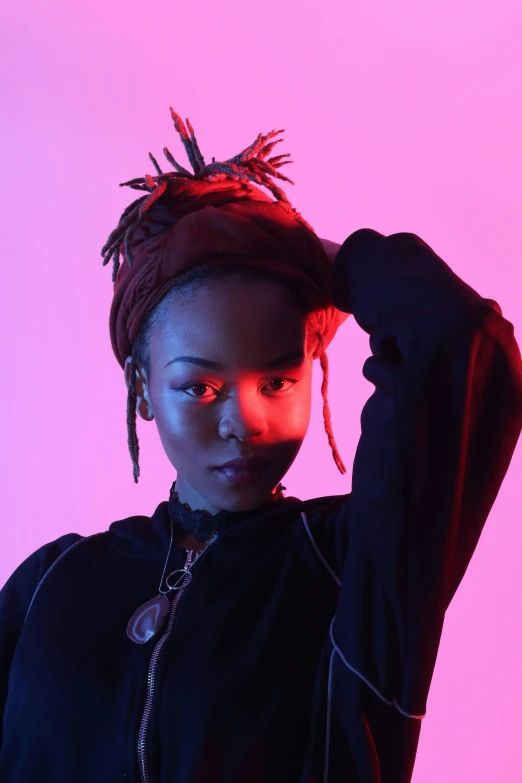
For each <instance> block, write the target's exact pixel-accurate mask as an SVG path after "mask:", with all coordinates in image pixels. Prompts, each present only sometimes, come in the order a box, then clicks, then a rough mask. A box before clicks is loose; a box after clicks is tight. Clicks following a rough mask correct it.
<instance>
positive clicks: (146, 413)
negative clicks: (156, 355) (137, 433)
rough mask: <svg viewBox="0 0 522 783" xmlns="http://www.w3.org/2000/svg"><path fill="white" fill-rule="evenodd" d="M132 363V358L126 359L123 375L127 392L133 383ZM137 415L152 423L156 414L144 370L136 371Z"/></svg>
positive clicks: (138, 369)
mask: <svg viewBox="0 0 522 783" xmlns="http://www.w3.org/2000/svg"><path fill="white" fill-rule="evenodd" d="M131 363H132V357H131V356H127V358H126V359H125V365H124V367H123V375H124V378H125V385H126V386H127V391H128V389H129V386H130V382H131ZM136 413H137V414H138V415H139V416H140V417H141V418H142V419H144V421H152V419H153V418H154V413H153V411H152V403H151V401H150V391H149V386H148V382H147V375H146V373H145V370H144V369H143V368H137V369H136Z"/></svg>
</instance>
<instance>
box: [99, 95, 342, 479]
mask: <svg viewBox="0 0 522 783" xmlns="http://www.w3.org/2000/svg"><path fill="white" fill-rule="evenodd" d="M170 113H171V117H172V119H173V121H174V127H175V129H176V131H177V132H178V133H179V135H180V137H181V140H182V142H183V145H184V147H185V150H186V153H187V156H188V159H189V161H190V164H191V166H192V168H193V170H194V173H193V174H192V173H191V172H190V171H188V170H187V169H185V168H184V167H183V166H181V165H180V164H179V163H177V162H176V160H175V159H174V157H173V155H172V154H171V153H170V151H169V150H168V148H167V147H164V148H163V153H164V155H165V157H166V158H167V160H168V162H169V163H170V164H171V165H172V166H173V167H174V168H175V169H176V171H169V172H165V173H164V172H162V170H161V168H160V166H159V164H158V162H157V160H156V159H155V157H154V156H153V155H152V153H150V152H149V158H150V160H151V161H152V164H153V166H154V168H155V170H156V172H157V175H156V176H154V177H151V176H150V175H149V174H146V175H145V177H138V178H135V179H131V180H129V181H128V182H122V183H120V187H124V186H129V187H131V188H133V189H135V190H145V191H148V194H149V195H147V196H141V197H140V198H138V199H136V200H135V201H133V202H132V203H131V204H129V206H128V207H127V208H126V209H125V210H124V212H123V213H122V215H121V217H120V220H119V223H118V225H117V226H116V228H115V229H114V230H113V231H112V232H111V234H110V235H109V238H108V239H107V242H106V243H105V245H104V246H103V248H102V251H101V254H102V256H103V264H102V265H103V266H105V265H106V264H108V263H109V261H110V260H111V258H112V259H113V269H112V282H113V283H114V281H115V280H116V276H117V274H118V270H119V268H120V261H119V258H120V247H121V244H122V243H123V248H124V257H125V259H126V260H127V263H128V264H129V266H130V265H132V257H131V250H130V246H131V240H132V235H133V233H134V231H135V230H136V228H137V227H138V225H140V223H141V222H142V221H143V220H144V218H145V215H146V213H147V211H148V210H149V209H150V207H151V206H152V205H153V204H154V203H155V202H156V201H157V200H158V199H159V198H160V197H161V195H162V194H163V193H165V191H166V189H167V182H168V180H169V179H173V178H176V177H183V178H186V179H195V180H208V181H209V182H217V181H220V180H224V179H233V180H236V181H238V182H239V181H245V182H248V181H252V182H256V183H257V184H258V185H263V186H265V187H266V188H268V190H270V191H271V193H272V194H273V195H274V196H275V198H276V199H277V200H278V201H281V202H283V203H284V204H286V205H288V208H289V209H291V210H292V212H293V213H294V214H295V215H297V216H299V215H300V213H299V212H297V210H295V209H294V208H293V207H292V206H291V204H290V202H289V200H288V198H287V197H286V194H285V193H284V191H283V190H281V188H278V187H277V185H275V183H273V182H272V181H271V180H270V177H277V178H278V179H282V180H285V181H286V182H289V183H290V184H292V185H293V184H294V182H293V181H292V180H291V179H289V178H288V177H285V176H284V175H283V174H280V173H279V172H278V171H276V169H278V168H280V167H281V166H284V165H286V164H287V163H292V162H293V161H288V160H286V161H283V160H282V158H286V157H289V155H290V153H285V154H283V155H277V156H273V157H271V158H269V159H268V161H266V160H265V158H266V157H267V155H269V154H270V152H271V151H272V149H273V148H274V147H275V145H276V144H277V143H278V142H280V141H282V139H276V140H275V141H272V142H270V143H269V144H267V143H266V142H267V141H268V140H269V139H271V138H273V136H277V135H278V134H279V133H284V131H283V130H278V131H275V130H272V131H270V132H269V133H267V134H265V135H263V134H261V133H259V134H258V136H257V138H256V140H255V141H254V142H253V143H252V144H251V145H250V146H249V147H246V148H245V149H244V150H242V152H240V153H239V154H238V155H235V156H234V157H233V158H229V159H228V160H226V161H218V162H216V160H215V158H212V163H210V164H205V160H204V158H203V155H202V154H201V151H200V149H199V146H198V143H197V141H196V137H195V135H194V130H193V128H192V125H191V124H190V121H189V120H188V118H187V120H186V123H187V126H188V131H187V128H186V127H185V124H184V122H183V120H182V119H181V117H180V116H179V115H178V114H176V112H175V111H174V109H173V108H172V107H170ZM227 274H234V275H236V276H239V277H243V278H248V279H271V280H276V281H277V282H278V283H280V284H281V285H283V286H284V287H285V288H286V290H287V292H288V293H289V294H290V296H291V298H292V299H293V300H294V302H295V303H296V304H297V305H298V307H300V309H301V310H302V311H303V314H304V315H305V319H306V324H307V350H310V349H314V350H315V347H316V346H317V343H319V344H321V345H322V343H323V341H324V338H323V335H322V333H321V332H320V331H318V330H317V329H316V323H315V321H316V317H314V313H313V312H306V311H304V310H303V307H302V302H301V301H300V300H299V299H298V297H296V295H295V293H294V291H293V290H292V288H291V287H290V286H289V284H288V281H286V280H284V279H283V277H282V276H278V275H277V274H276V273H274V272H269V271H268V270H263V269H254V268H253V267H246V266H245V267H238V266H237V265H234V267H233V268H231V267H227V266H226V264H225V265H222V264H221V265H218V264H209V265H206V264H201V265H198V266H196V267H193V268H192V269H190V270H188V271H187V272H185V273H182V274H180V275H178V276H177V277H176V278H175V279H174V280H173V285H172V287H171V288H170V289H169V291H168V293H167V294H166V295H165V296H164V297H163V299H162V300H161V301H160V302H159V303H158V304H157V305H156V307H155V308H153V310H151V311H150V312H149V313H148V314H147V316H146V317H145V318H144V320H143V323H142V325H141V328H140V330H139V332H138V334H137V336H136V338H135V340H134V343H133V345H132V353H131V362H130V383H129V387H128V394H127V443H128V447H129V453H130V456H131V460H132V466H133V476H134V482H135V483H136V484H137V483H138V478H139V475H140V467H139V441H138V435H137V430H136V419H137V412H136V404H137V393H136V370H137V369H138V367H139V366H141V367H144V368H145V370H146V373H147V379H148V380H149V379H150V374H151V362H150V340H151V337H152V335H153V334H154V332H155V330H156V329H158V328H159V327H160V325H161V324H162V322H163V318H164V315H165V312H166V310H167V308H168V305H169V304H170V301H171V297H172V295H175V294H176V293H179V292H180V291H182V290H183V291H184V292H185V293H187V292H188V291H194V290H196V289H197V288H198V287H200V286H202V285H203V284H204V283H205V282H206V281H208V280H210V279H212V278H217V277H219V278H220V279H223V277H224V275H227ZM319 360H320V365H321V369H322V372H323V381H322V384H321V395H322V397H323V420H324V426H325V430H326V434H327V437H328V444H329V446H330V448H331V450H332V454H333V459H334V462H335V464H336V465H337V468H338V470H339V472H340V473H341V474H344V473H346V468H345V466H344V464H343V462H342V460H341V457H340V454H339V452H338V449H337V446H336V443H335V439H334V436H333V432H332V426H331V417H330V407H329V405H328V400H327V391H328V378H329V367H328V357H327V355H326V351H325V350H324V349H323V350H321V352H320V354H319Z"/></svg>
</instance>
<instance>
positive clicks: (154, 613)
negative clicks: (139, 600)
mask: <svg viewBox="0 0 522 783" xmlns="http://www.w3.org/2000/svg"><path fill="white" fill-rule="evenodd" d="M169 609H170V601H169V599H168V598H167V597H166V596H164V595H158V596H156V598H152V599H151V600H150V601H146V602H145V603H144V604H142V605H141V606H140V607H138V609H136V611H135V612H134V614H133V615H132V617H131V619H130V620H129V624H128V625H127V636H128V637H129V639H131V640H132V641H133V642H136V644H145V643H146V642H148V641H149V639H152V637H153V636H156V634H157V633H158V632H159V631H161V629H162V628H163V626H164V625H165V619H166V617H167V614H168V612H169Z"/></svg>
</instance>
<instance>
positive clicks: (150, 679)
mask: <svg viewBox="0 0 522 783" xmlns="http://www.w3.org/2000/svg"><path fill="white" fill-rule="evenodd" d="M193 558H194V550H191V551H190V552H189V553H188V554H187V558H186V561H185V566H184V568H187V566H189V565H190V564H191V563H192V560H193ZM185 578H187V577H185ZM187 584H188V583H186V584H185V585H183V587H181V588H180V589H178V591H177V593H176V595H175V596H174V598H173V599H172V604H171V608H170V615H169V622H168V624H167V628H166V630H165V632H164V633H163V636H161V638H160V639H159V640H158V642H157V643H156V646H155V648H154V650H153V651H152V655H151V658H150V663H149V672H148V675H147V698H146V701H145V708H144V710H143V716H142V719H141V725H140V730H139V733H138V762H139V767H140V775H141V780H142V783H150V779H149V770H148V763H147V756H146V741H147V729H148V726H149V720H150V714H151V712H152V703H153V701H154V686H155V677H156V669H157V666H158V657H159V654H160V652H161V648H162V647H163V645H164V644H165V641H166V640H167V638H168V636H169V634H170V632H171V630H172V626H173V625H174V617H175V615H176V610H177V608H178V603H179V601H180V598H181V596H182V594H183V593H184V591H185V589H186V587H187Z"/></svg>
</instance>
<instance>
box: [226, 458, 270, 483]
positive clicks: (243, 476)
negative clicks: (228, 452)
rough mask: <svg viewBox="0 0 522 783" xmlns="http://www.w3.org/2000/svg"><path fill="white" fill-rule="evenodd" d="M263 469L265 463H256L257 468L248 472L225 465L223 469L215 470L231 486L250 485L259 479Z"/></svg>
mask: <svg viewBox="0 0 522 783" xmlns="http://www.w3.org/2000/svg"><path fill="white" fill-rule="evenodd" d="M264 467H266V463H263V464H261V463H257V467H256V468H251V469H250V470H238V469H237V468H230V467H227V466H226V465H225V466H224V467H220V468H216V470H217V471H219V473H222V474H223V476H224V477H225V478H226V479H227V481H230V483H231V484H250V483H252V482H254V481H257V480H258V479H259V478H261V476H262V474H263V472H264V471H263V468H264Z"/></svg>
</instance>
